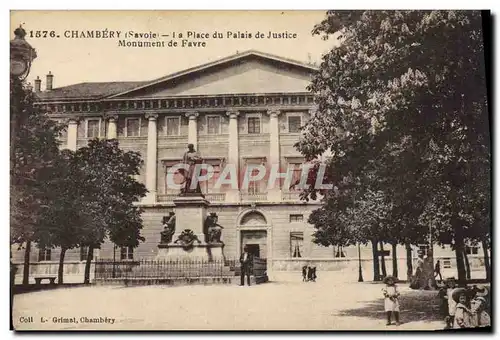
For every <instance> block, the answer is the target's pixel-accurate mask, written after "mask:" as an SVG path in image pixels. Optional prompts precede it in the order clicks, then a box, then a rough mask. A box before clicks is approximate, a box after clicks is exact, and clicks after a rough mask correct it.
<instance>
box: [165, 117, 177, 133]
mask: <svg viewBox="0 0 500 340" xmlns="http://www.w3.org/2000/svg"><path fill="white" fill-rule="evenodd" d="M179 121H180V119H179V117H167V118H166V121H165V124H166V134H167V136H178V135H179V134H180V129H179V128H180V124H179Z"/></svg>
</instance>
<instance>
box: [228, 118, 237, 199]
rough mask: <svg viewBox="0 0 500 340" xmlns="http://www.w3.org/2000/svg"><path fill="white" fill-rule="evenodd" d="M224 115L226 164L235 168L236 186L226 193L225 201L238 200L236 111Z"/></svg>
mask: <svg viewBox="0 0 500 340" xmlns="http://www.w3.org/2000/svg"><path fill="white" fill-rule="evenodd" d="M226 115H227V116H228V117H229V148H228V157H227V159H228V161H227V164H228V165H229V166H232V167H234V168H235V170H236V176H237V177H236V187H235V188H231V189H230V190H229V191H228V192H227V194H226V201H228V202H239V201H240V190H239V176H240V175H239V173H240V166H239V165H240V152H239V145H238V144H239V143H238V116H239V115H240V113H239V112H238V111H227V112H226Z"/></svg>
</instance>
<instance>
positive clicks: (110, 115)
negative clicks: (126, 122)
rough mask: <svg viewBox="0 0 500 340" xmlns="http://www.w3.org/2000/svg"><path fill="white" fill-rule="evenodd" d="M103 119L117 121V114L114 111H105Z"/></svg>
mask: <svg viewBox="0 0 500 340" xmlns="http://www.w3.org/2000/svg"><path fill="white" fill-rule="evenodd" d="M104 119H105V120H109V121H110V122H116V121H118V115H117V114H116V113H106V114H104Z"/></svg>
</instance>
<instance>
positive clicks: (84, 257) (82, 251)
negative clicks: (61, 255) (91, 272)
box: [80, 246, 89, 261]
mask: <svg viewBox="0 0 500 340" xmlns="http://www.w3.org/2000/svg"><path fill="white" fill-rule="evenodd" d="M88 252H89V247H87V246H84V247H80V261H87V254H88Z"/></svg>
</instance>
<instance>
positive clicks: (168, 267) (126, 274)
mask: <svg viewBox="0 0 500 340" xmlns="http://www.w3.org/2000/svg"><path fill="white" fill-rule="evenodd" d="M235 267H236V261H235V260H227V259H226V260H223V259H215V260H212V261H208V260H207V259H199V260H198V259H196V260H194V259H190V260H148V259H142V260H138V261H113V260H98V261H96V263H95V278H96V279H98V280H99V279H186V278H187V279H195V278H202V277H230V276H234V270H235Z"/></svg>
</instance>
